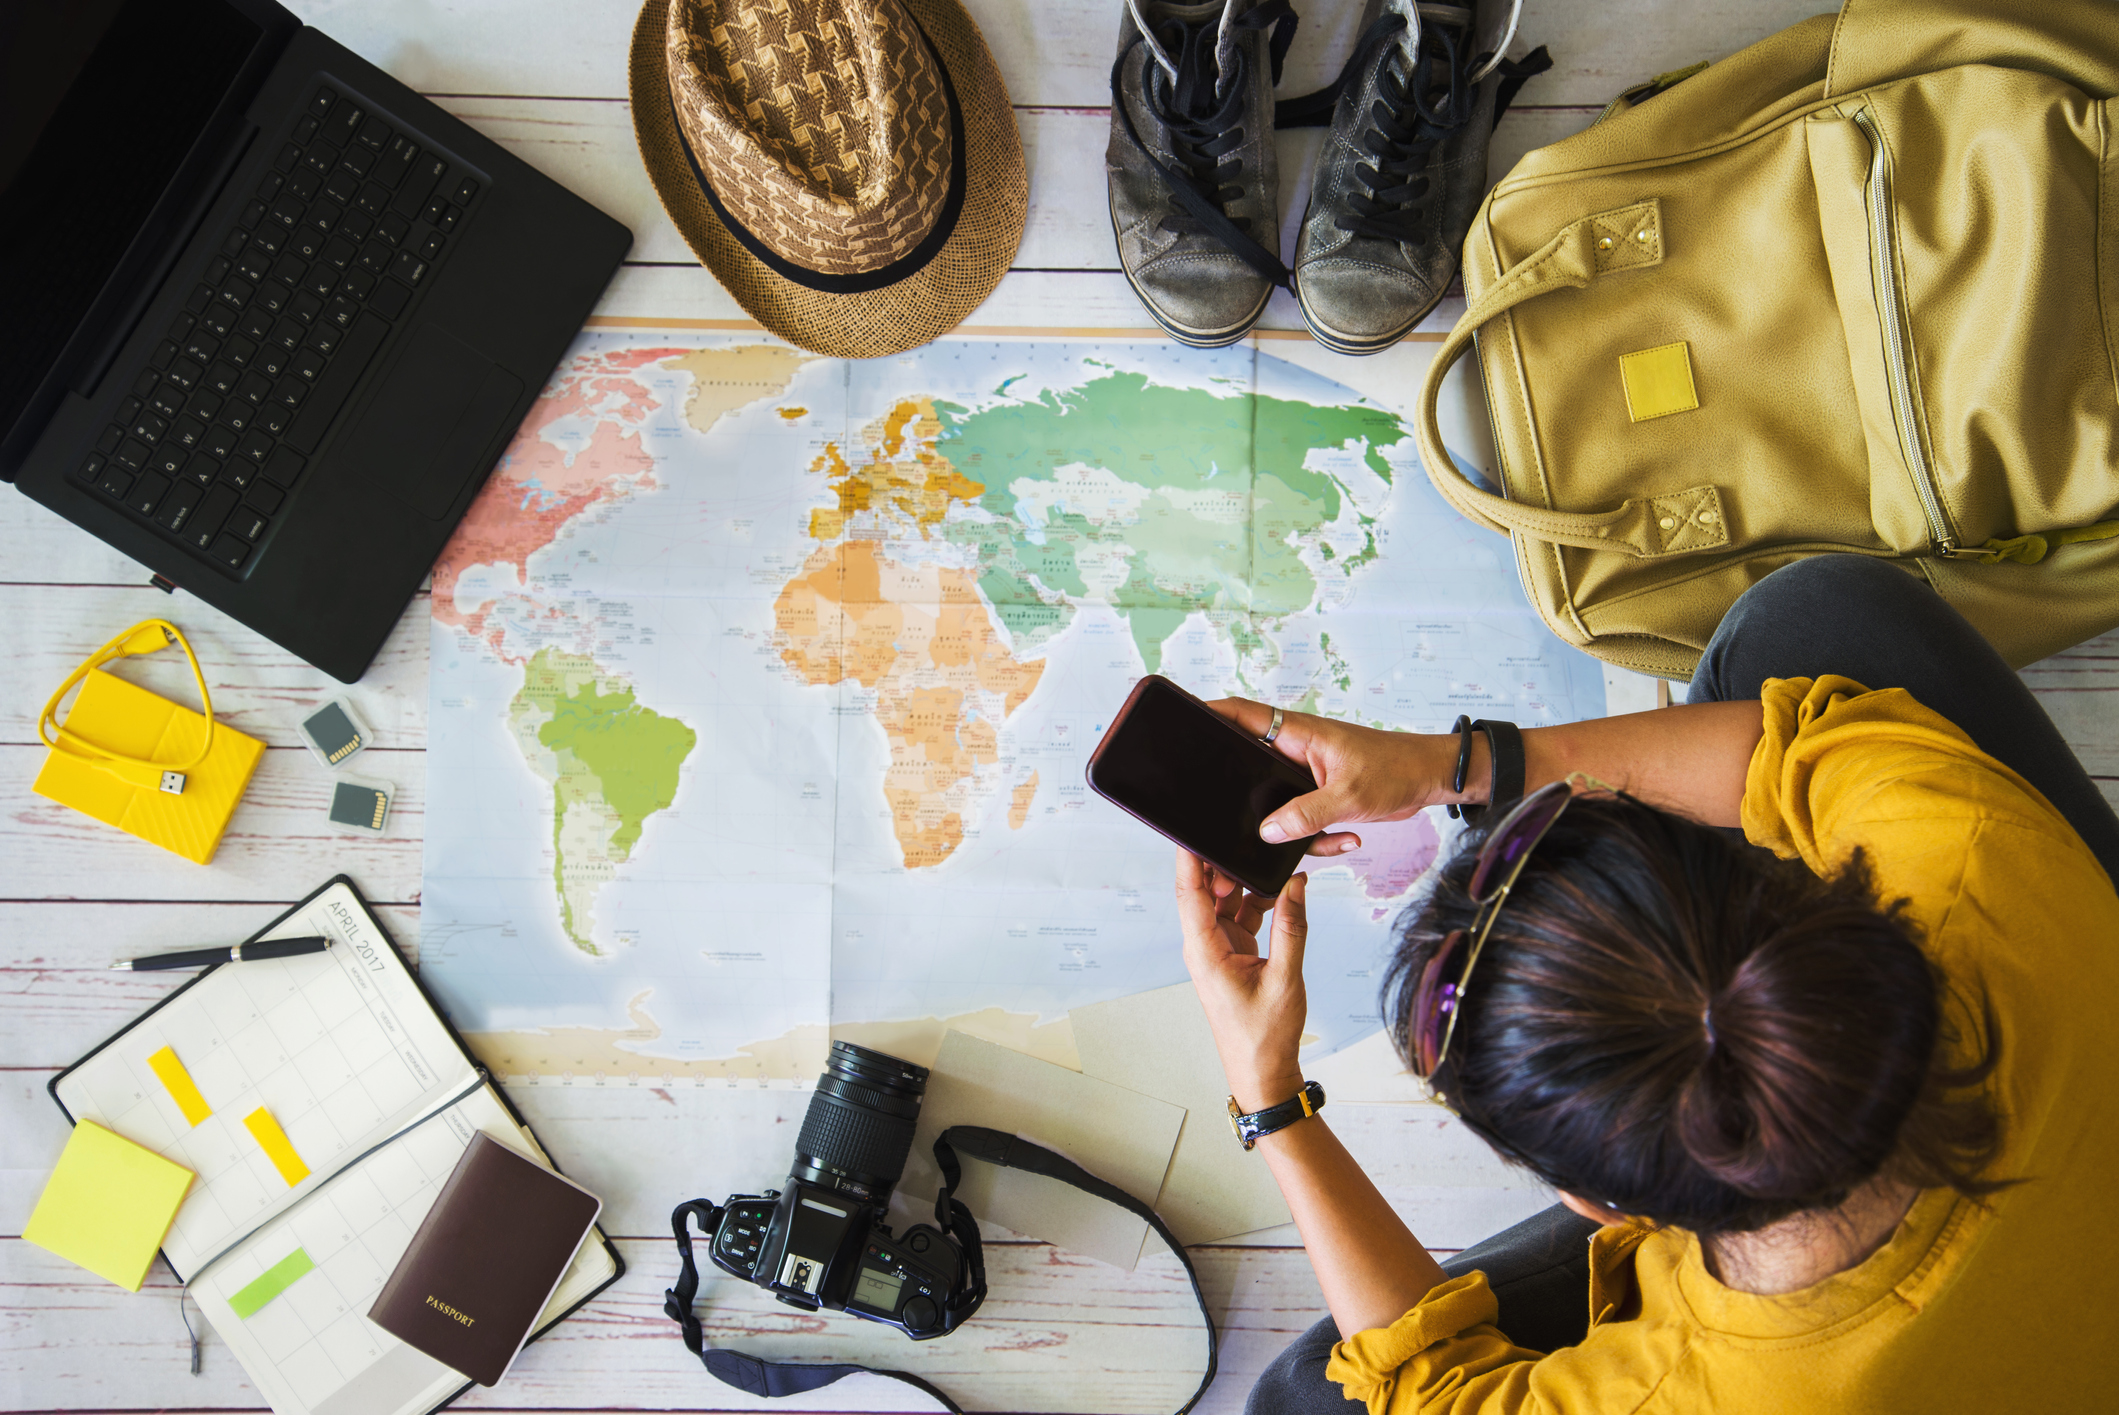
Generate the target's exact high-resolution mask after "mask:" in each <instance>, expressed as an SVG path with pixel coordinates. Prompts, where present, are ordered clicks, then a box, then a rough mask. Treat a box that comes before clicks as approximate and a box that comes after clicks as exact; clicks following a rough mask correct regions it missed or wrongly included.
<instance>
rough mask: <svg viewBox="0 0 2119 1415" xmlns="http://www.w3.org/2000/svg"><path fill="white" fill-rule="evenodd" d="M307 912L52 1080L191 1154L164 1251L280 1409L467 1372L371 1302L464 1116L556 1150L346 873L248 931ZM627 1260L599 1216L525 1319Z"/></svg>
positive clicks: (284, 1412)
mask: <svg viewBox="0 0 2119 1415" xmlns="http://www.w3.org/2000/svg"><path fill="white" fill-rule="evenodd" d="M314 934H322V935H325V936H326V937H328V938H330V939H331V940H332V946H331V947H330V948H329V949H327V950H325V951H324V952H322V953H312V954H307V955H304V956H302V957H298V958H286V959H270V960H260V961H256V962H247V963H225V964H220V965H218V966H216V967H214V968H211V969H209V970H208V971H206V972H205V973H203V974H201V975H200V976H199V977H198V978H196V979H194V980H193V981H192V982H190V983H188V984H186V985H185V986H184V987H182V988H179V989H178V990H177V991H176V992H174V993H172V994H170V996H169V997H168V998H166V999H164V1000H163V1002H161V1003H160V1004H159V1005H158V1006H156V1007H155V1008H153V1009H152V1010H151V1011H149V1012H147V1013H146V1014H145V1015H143V1016H142V1017H140V1018H139V1020H138V1021H136V1022H134V1023H133V1024H132V1025H131V1026H129V1027H127V1028H125V1029H124V1030H123V1031H121V1032H119V1033H118V1034H117V1035H116V1036H114V1037H112V1038H111V1039H110V1040H109V1041H107V1042H105V1043H104V1044H103V1045H102V1046H100V1047H98V1048H97V1049H96V1050H95V1051H93V1052H91V1053H90V1054H89V1055H88V1056H86V1057H84V1058H83V1059H82V1060H81V1061H79V1062H77V1063H75V1064H74V1065H73V1066H72V1067H71V1068H69V1069H68V1070H66V1071H64V1072H62V1073H61V1074H60V1075H59V1076H58V1077H57V1078H55V1079H54V1080H53V1081H52V1084H51V1091H52V1096H53V1098H54V1099H56V1100H57V1101H58V1102H59V1104H60V1106H61V1107H63V1108H64V1109H65V1110H66V1112H67V1114H68V1115H69V1116H71V1117H72V1118H73V1119H75V1120H77V1121H78V1120H93V1121H95V1122H97V1123H98V1124H100V1125H103V1126H105V1127H107V1128H108V1129H111V1130H114V1131H116V1132H117V1133H118V1134H120V1135H123V1136H125V1137H126V1138H127V1139H130V1140H134V1141H136V1142H138V1143H139V1144H141V1145H144V1146H146V1147H147V1148H149V1149H151V1150H154V1151H156V1152H157V1153H159V1154H162V1155H164V1156H167V1157H168V1158H169V1159H171V1160H174V1161H175V1162H177V1163H178V1164H181V1165H183V1166H184V1167H185V1168H187V1169H189V1170H191V1171H193V1172H194V1173H195V1174H196V1175H197V1176H198V1177H197V1178H196V1179H194V1180H193V1181H192V1186H191V1189H190V1192H189V1193H188V1194H186V1196H185V1198H184V1203H183V1205H182V1207H181V1208H179V1209H178V1210H177V1216H176V1222H175V1223H174V1224H173V1225H171V1227H170V1231H169V1235H168V1237H167V1238H165V1239H164V1240H163V1243H162V1253H163V1256H164V1257H166V1258H167V1259H168V1260H169V1265H170V1267H172V1268H173V1269H175V1271H176V1274H177V1276H178V1278H179V1279H181V1280H183V1281H184V1282H186V1283H187V1284H188V1286H189V1288H190V1290H191V1295H192V1297H193V1298H194V1299H195V1300H196V1301H197V1302H198V1304H199V1307H200V1308H201V1310H203V1311H204V1312H205V1314H206V1317H207V1319H208V1320H209V1321H210V1322H211V1323H212V1324H213V1328H214V1330H215V1331H216V1332H218V1333H219V1334H220V1336H221V1337H222V1339H223V1340H225V1341H226V1342H227V1343H228V1347H229V1349H230V1350H231V1351H233V1352H234V1353H235V1355H236V1358H237V1359H238V1360H239V1361H240V1362H241V1363H242V1365H243V1369H244V1370H245V1371H246V1372H248V1373H249V1375H250V1378H251V1380H252V1381H254V1382H255V1383H256V1384H257V1387H258V1389H259V1391H260V1392H262V1393H263V1395H264V1396H265V1398H266V1400H268V1401H269V1402H270V1403H271V1405H272V1408H273V1409H274V1410H275V1411H277V1412H278V1415H421V1412H424V1411H428V1410H432V1409H434V1408H435V1407H436V1406H438V1405H442V1404H445V1403H446V1402H448V1401H449V1400H451V1399H453V1398H454V1397H455V1396H456V1395H457V1394H459V1393H461V1391H462V1390H463V1389H464V1388H465V1387H466V1386H467V1385H468V1384H469V1382H468V1381H467V1380H466V1378H465V1377H463V1376H462V1375H460V1374H458V1373H457V1372H455V1371H453V1370H451V1369H449V1368H448V1367H446V1366H444V1365H442V1364H441V1363H439V1362H437V1361H435V1360H433V1359H432V1358H431V1357H428V1356H426V1355H423V1354H422V1353H420V1352H418V1351H416V1350H414V1349H413V1348H411V1347H409V1346H406V1345H405V1344H404V1343H402V1342H400V1341H398V1340H397V1339H396V1338H394V1337H392V1336H390V1335H389V1334H388V1333H387V1332H385V1331H383V1330H382V1328H380V1327H378V1326H376V1325H375V1324H374V1323H373V1322H371V1321H369V1320H368V1317H367V1312H368V1308H369V1306H370V1305H371V1304H372V1303H373V1302H374V1300H375V1297H376V1294H377V1293H379V1292H380V1291H381V1290H382V1286H383V1283H384V1281H385V1280H386V1279H387V1278H388V1277H389V1276H390V1273H391V1271H392V1269H394V1268H395V1267H396V1266H397V1260H398V1258H399V1257H401V1256H402V1255H403V1253H404V1251H405V1248H406V1246H407V1245H408V1244H409V1243H410V1242H411V1240H412V1235H413V1233H414V1231H415V1230H417V1229H418V1227H419V1224H420V1220H421V1219H422V1218H423V1217H425V1215H426V1212H427V1209H428V1208H429V1206H431V1205H432V1203H433V1202H434V1199H435V1196H436V1195H437V1194H439V1193H440V1191H441V1186H442V1184H443V1182H444V1181H445V1180H447V1179H448V1177H449V1174H450V1171H451V1170H453V1169H454V1168H455V1167H456V1162H457V1160H458V1159H459V1158H460V1157H461V1156H462V1154H463V1152H464V1150H465V1148H466V1147H468V1146H469V1145H470V1143H471V1137H472V1136H473V1135H474V1134H475V1133H477V1132H479V1131H484V1132H485V1133H486V1134H488V1135H490V1136H492V1137H493V1138H494V1139H495V1140H498V1141H500V1142H501V1143H502V1144H504V1145H508V1146H511V1147H513V1148H514V1149H515V1150H517V1151H518V1152H520V1153H522V1154H524V1155H526V1156H528V1157H530V1158H531V1159H534V1160H536V1161H537V1162H538V1163H540V1164H544V1165H548V1166H549V1165H551V1163H552V1162H551V1160H550V1158H549V1157H548V1156H546V1154H545V1153H544V1151H543V1149H542V1148H541V1147H540V1146H539V1145H538V1143H537V1139H536V1137H535V1136H533V1135H532V1134H531V1133H530V1131H529V1128H528V1127H527V1126H526V1125H524V1124H523V1123H522V1120H521V1118H520V1117H519V1116H517V1115H516V1114H515V1113H514V1111H513V1110H512V1108H511V1107H510V1106H509V1105H508V1103H507V1101H506V1099H505V1098H504V1097H503V1096H502V1095H501V1093H500V1092H499V1090H498V1089H496V1088H495V1087H494V1086H493V1085H492V1084H491V1083H490V1082H489V1081H488V1080H487V1078H486V1075H485V1073H484V1072H483V1071H482V1070H480V1069H479V1068H478V1065H477V1063H476V1062H474V1061H473V1060H472V1059H471V1057H470V1055H469V1054H468V1053H467V1052H466V1051H465V1050H464V1047H463V1043H462V1040H461V1039H460V1038H459V1037H458V1036H457V1035H456V1033H455V1031H454V1030H453V1029H452V1028H451V1027H450V1026H449V1024H448V1022H447V1021H446V1020H444V1019H443V1017H442V1016H441V1014H440V1013H439V1012H437V1011H436V1010H435V1007H434V1005H433V1003H432V1002H431V1001H430V1000H429V998H428V997H427V995H426V993H425V992H424V991H423V990H422V989H421V988H420V985H419V983H418V981H417V980H416V979H415V978H414V977H413V975H412V972H411V970H410V969H408V968H407V967H406V966H405V964H404V961H403V960H402V959H401V958H400V957H399V956H398V953H397V950H396V948H395V947H394V946H393V945H392V944H391V942H390V939H389V937H388V935H387V934H385V933H384V932H383V928H382V925H381V924H380V923H379V922H378V921H377V920H376V918H375V915H374V914H373V913H372V912H371V911H370V910H369V909H368V906H367V904H366V902H365V901H363V900H362V899H361V897H360V895H359V894H358V893H357V892H356V891H355V890H354V888H353V885H352V883H351V882H350V881H348V880H347V879H346V878H345V877H344V876H340V877H339V878H337V879H335V880H333V881H332V882H331V883H330V884H328V885H326V886H325V887H324V888H322V889H321V890H319V891H317V892H316V893H315V894H313V895H311V896H310V897H309V898H307V899H305V900H303V901H302V902H301V903H300V904H297V905H296V906H295V907H294V908H292V909H290V910H289V911H288V912H287V913H285V914H283V915H281V916H280V917H279V918H278V919H276V920H274V921H273V923H272V924H271V925H270V926H269V927H267V928H266V929H265V930H263V931H262V932H261V933H259V934H258V935H257V937H259V938H292V937H300V936H304V935H314ZM554 1167H555V1168H556V1166H554ZM622 1270H623V1264H622V1263H621V1262H620V1260H619V1258H618V1255H617V1252H616V1250H614V1249H613V1248H612V1247H611V1245H610V1243H609V1241H608V1240H607V1239H605V1238H604V1236H603V1234H602V1233H601V1232H600V1231H598V1230H591V1232H590V1235H589V1240H588V1241H587V1242H584V1243H583V1244H582V1245H581V1250H580V1252H579V1253H577V1254H576V1255H575V1258H574V1262H573V1265H572V1267H570V1268H569V1269H568V1270H567V1274H566V1276H565V1277H564V1278H563V1279H561V1281H560V1284H559V1288H558V1290H557V1291H555V1292H554V1293H553V1294H552V1299H551V1301H550V1302H549V1303H547V1304H546V1306H545V1309H544V1311H543V1312H542V1313H541V1314H540V1315H539V1317H538V1320H537V1327H536V1330H537V1332H540V1333H541V1332H543V1331H544V1330H546V1329H547V1328H548V1327H550V1326H551V1325H552V1324H553V1323H555V1322H557V1321H558V1320H559V1319H560V1318H561V1317H563V1316H565V1315H566V1314H567V1313H568V1312H570V1311H572V1310H573V1309H574V1308H575V1307H577V1306H579V1305H580V1304H581V1303H582V1302H584V1301H586V1300H587V1299H588V1298H589V1297H591V1296H593V1295H594V1294H595V1293H597V1292H598V1291H601V1290H602V1289H603V1288H604V1287H606V1286H608V1285H609V1284H610V1283H611V1282H613V1281H615V1280H616V1279H617V1277H618V1275H619V1273H620V1272H621V1271H622ZM533 1339H534V1338H533Z"/></svg>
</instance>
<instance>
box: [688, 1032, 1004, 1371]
mask: <svg viewBox="0 0 2119 1415" xmlns="http://www.w3.org/2000/svg"><path fill="white" fill-rule="evenodd" d="M926 1091H927V1069H926V1068H925V1067H923V1066H914V1065H913V1064H912V1063H910V1062H907V1061H900V1060H898V1059H897V1058H896V1057H894V1056H886V1055H884V1054H883V1053H882V1052H879V1051H871V1050H869V1049H868V1048H867V1047H859V1046H855V1045H853V1044H852V1043H851V1042H833V1043H832V1045H831V1058H830V1060H829V1062H827V1063H826V1065H825V1068H824V1074H823V1075H822V1076H821V1077H819V1078H818V1080H817V1089H816V1093H815V1094H814V1095H812V1096H811V1097H810V1102H809V1113H808V1114H807V1115H806V1116H804V1117H803V1120H802V1133H801V1135H800V1136H799V1137H798V1138H797V1139H796V1141H795V1162H794V1166H793V1168H791V1169H790V1170H789V1171H788V1175H787V1187H786V1188H784V1189H778V1190H768V1191H767V1192H766V1193H763V1194H758V1195H750V1194H737V1195H732V1196H731V1197H730V1198H729V1200H728V1202H727V1203H725V1204H723V1205H721V1207H720V1209H719V1211H718V1218H719V1221H718V1223H715V1222H713V1221H712V1220H711V1218H709V1217H708V1216H707V1215H701V1217H702V1218H705V1219H707V1221H706V1222H702V1224H701V1227H702V1228H704V1229H706V1230H707V1231H708V1232H709V1233H710V1234H711V1242H710V1244H709V1247H708V1250H707V1251H708V1252H709V1253H710V1254H711V1255H712V1257H713V1260H714V1266H715V1267H718V1268H720V1269H721V1270H722V1271H723V1272H726V1273H732V1274H734V1275H735V1276H737V1277H740V1278H743V1279H744V1280H745V1281H748V1282H754V1283H756V1284H757V1285H758V1286H760V1287H762V1288H765V1289H766V1290H767V1291H769V1292H771V1293H772V1294H773V1295H774V1296H775V1297H777V1298H778V1299H779V1300H780V1301H782V1302H785V1303H786V1304H787V1305H788V1306H790V1307H800V1308H803V1309H804V1310H807V1311H812V1312H814V1311H818V1310H820V1309H827V1310H830V1311H835V1312H836V1311H846V1312H850V1313H852V1314H853V1315H854V1316H856V1317H862V1318H865V1319H867V1320H868V1321H871V1322H881V1323H883V1324H884V1325H885V1326H892V1327H896V1328H897V1329H898V1330H899V1331H901V1332H903V1333H905V1335H907V1336H909V1337H911V1338H912V1339H913V1340H914V1341H926V1340H928V1339H929V1338H931V1337H937V1336H942V1335H944V1334H945V1333H948V1332H951V1331H954V1330H955V1329H956V1327H957V1325H958V1323H960V1322H962V1321H963V1320H964V1318H966V1317H968V1316H970V1315H971V1312H972V1311H973V1310H975V1309H976V1308H977V1306H978V1303H977V1302H976V1301H975V1300H967V1299H968V1298H969V1297H970V1296H971V1294H970V1293H969V1292H968V1291H966V1292H960V1291H959V1284H960V1282H961V1281H962V1279H963V1276H964V1267H965V1265H964V1252H963V1247H962V1246H961V1245H960V1244H959V1243H958V1241H957V1240H956V1239H954V1238H952V1237H951V1236H950V1235H949V1234H948V1233H944V1232H943V1231H942V1230H940V1229H937V1228H934V1227H932V1226H930V1225H928V1224H924V1223H922V1224H915V1225H914V1226H913V1227H911V1228H909V1229H907V1230H906V1231H905V1233H904V1235H903V1236H902V1237H899V1236H894V1235H893V1234H892V1233H891V1231H890V1227H889V1225H888V1224H886V1223H885V1222H884V1221H883V1220H884V1216H885V1214H886V1212H887V1211H888V1210H889V1207H890V1195H891V1191H892V1190H894V1189H896V1188H897V1184H898V1180H899V1178H901V1177H902V1176H903V1175H904V1173H905V1157H906V1156H907V1155H908V1154H910V1153H911V1152H912V1132H913V1127H914V1126H915V1124H917V1122H918V1121H919V1117H920V1097H921V1096H923V1095H924V1094H926ZM946 1192H947V1191H946V1190H945V1191H944V1193H945V1196H946ZM686 1207H691V1206H689V1205H688V1206H686ZM702 1207H703V1206H702ZM954 1208H955V1209H956V1210H957V1211H958V1214H959V1215H960V1219H952V1220H950V1226H951V1227H952V1228H954V1229H958V1230H959V1231H962V1230H963V1229H964V1228H967V1227H968V1228H969V1237H968V1242H970V1243H972V1244H976V1243H977V1241H978V1229H977V1227H976V1226H975V1224H973V1223H972V1221H971V1214H970V1211H969V1210H968V1209H965V1208H964V1207H963V1205H962V1203H961V1202H958V1203H957V1204H955V1205H954ZM938 1216H939V1215H938ZM679 1222H680V1223H681V1222H682V1211H681V1210H680V1215H679ZM980 1285H981V1286H982V1285H983V1284H980ZM977 1295H978V1296H981V1297H982V1296H984V1294H983V1292H981V1293H979V1294H977Z"/></svg>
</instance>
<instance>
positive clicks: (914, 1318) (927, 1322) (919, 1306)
mask: <svg viewBox="0 0 2119 1415" xmlns="http://www.w3.org/2000/svg"><path fill="white" fill-rule="evenodd" d="M941 1315H942V1314H941V1313H940V1312H939V1311H938V1310H936V1308H935V1305H934V1300H933V1299H932V1298H929V1297H915V1298H913V1299H912V1300H911V1301H909V1302H907V1303H906V1304H905V1325H906V1326H908V1327H911V1328H912V1329H913V1330H914V1331H925V1330H927V1329H928V1328H929V1327H931V1326H933V1325H934V1324H935V1321H936V1319H937V1318H939V1317H940V1316H941Z"/></svg>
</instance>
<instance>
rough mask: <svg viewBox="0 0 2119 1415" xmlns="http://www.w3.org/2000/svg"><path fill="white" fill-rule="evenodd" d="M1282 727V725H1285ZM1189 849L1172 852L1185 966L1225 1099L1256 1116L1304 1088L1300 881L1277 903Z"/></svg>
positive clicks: (1304, 927) (1305, 928) (1304, 932)
mask: <svg viewBox="0 0 2119 1415" xmlns="http://www.w3.org/2000/svg"><path fill="white" fill-rule="evenodd" d="M1283 730H1285V729H1283ZM1230 883H1233V882H1232V881H1228V880H1226V879H1224V878H1223V877H1222V876H1220V875H1217V874H1216V873H1215V872H1214V871H1213V869H1212V868H1211V867H1210V866H1208V864H1207V863H1206V862H1205V861H1204V860H1202V859H1200V858H1199V857H1198V856H1197V855H1194V854H1193V853H1192V852H1191V851H1189V850H1183V849H1180V850H1179V851H1178V852H1177V917H1178V922H1179V924H1180V925H1181V926H1182V927H1183V929H1184V935H1185V969H1186V971H1188V972H1189V973H1191V975H1192V982H1193V985H1194V986H1195V987H1196V988H1197V989H1198V991H1199V1001H1200V1005H1201V1007H1203V1008H1204V1009H1205V1010H1206V1014H1207V1025H1208V1026H1209V1027H1210V1028H1212V1029H1213V1032H1214V1046H1215V1050H1216V1051H1218V1052H1219V1053H1220V1054H1221V1066H1222V1070H1223V1071H1224V1072H1226V1073H1227V1074H1228V1078H1229V1091H1230V1094H1232V1095H1234V1096H1235V1097H1236V1103H1237V1104H1238V1105H1239V1106H1242V1107H1243V1108H1244V1110H1246V1111H1254V1110H1262V1109H1264V1108H1265V1107H1266V1106H1269V1105H1278V1104H1279V1103H1280V1102H1282V1101H1284V1100H1286V1099H1288V1098H1289V1097H1290V1096H1293V1095H1294V1094H1295V1093H1296V1092H1297V1091H1300V1090H1301V1089H1302V1065H1301V1061H1300V1059H1299V1055H1298V1054H1299V1052H1300V1051H1301V1048H1302V1026H1303V1022H1304V1020H1305V1019H1306V1018H1307V1017H1308V1015H1309V1003H1308V999H1307V997H1306V995H1305V993H1304V992H1303V987H1302V947H1303V943H1304V941H1305V939H1307V938H1308V936H1309V920H1308V917H1307V915H1306V913H1305V910H1304V898H1305V890H1306V888H1307V885H1308V883H1309V881H1308V877H1307V876H1305V875H1295V876H1293V877H1291V878H1290V879H1289V880H1288V882H1287V885H1286V887H1284V888H1283V889H1282V890H1281V891H1280V897H1279V898H1278V899H1268V898H1265V897H1264V896H1262V895H1257V894H1252V893H1250V892H1249V891H1248V890H1245V889H1243V888H1241V887H1237V888H1235V889H1233V890H1232V891H1230V892H1227V893H1224V892H1222V891H1221V888H1219V887H1220V886H1225V885H1228V884H1230ZM1268 909H1270V910H1271V911H1272V914H1273V932H1272V951H1271V953H1270V954H1269V955H1268V956H1266V957H1260V956H1259V952H1258V931H1259V929H1260V927H1261V926H1263V924H1264V922H1265V915H1266V911H1267V910H1268Z"/></svg>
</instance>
